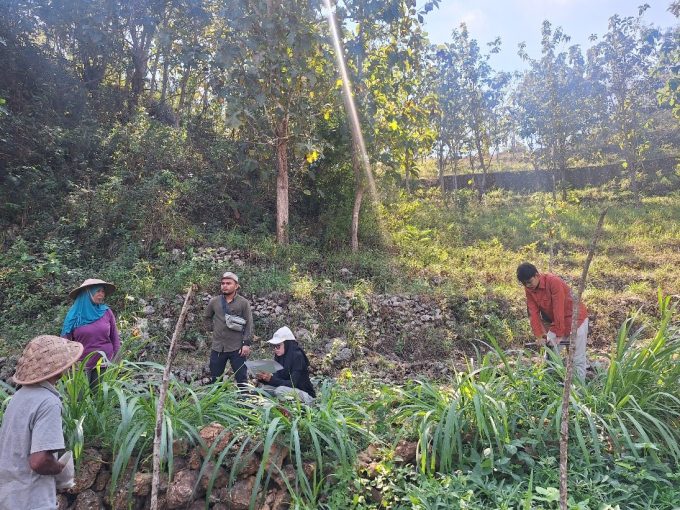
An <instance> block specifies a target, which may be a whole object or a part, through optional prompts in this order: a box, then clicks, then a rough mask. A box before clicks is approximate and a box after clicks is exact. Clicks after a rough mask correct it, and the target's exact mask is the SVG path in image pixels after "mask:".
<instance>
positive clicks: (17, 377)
mask: <svg viewBox="0 0 680 510" xmlns="http://www.w3.org/2000/svg"><path fill="white" fill-rule="evenodd" d="M82 353H83V344H81V343H80V342H73V341H71V340H66V339H65V338H61V337H58V336H54V335H40V336H37V337H35V338H34V339H33V340H31V341H30V342H28V345H26V347H25V348H24V352H23V353H22V354H21V358H19V361H18V362H17V369H16V372H15V373H14V377H12V379H14V382H15V383H17V384H37V383H39V382H42V381H46V380H47V379H49V378H50V377H54V376H55V375H58V374H61V373H62V372H63V371H65V370H67V369H68V368H69V367H70V366H71V365H73V364H74V363H75V362H76V361H78V360H79V359H80V355H81V354H82Z"/></svg>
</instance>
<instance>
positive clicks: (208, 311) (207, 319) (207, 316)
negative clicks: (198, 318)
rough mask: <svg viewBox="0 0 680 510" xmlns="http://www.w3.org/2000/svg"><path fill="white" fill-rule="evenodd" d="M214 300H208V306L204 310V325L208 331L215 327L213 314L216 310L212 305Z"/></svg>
mask: <svg viewBox="0 0 680 510" xmlns="http://www.w3.org/2000/svg"><path fill="white" fill-rule="evenodd" d="M212 303H213V300H212V299H211V300H210V301H208V306H206V307H205V310H203V327H204V328H205V330H206V331H212V327H213V320H212V318H213V315H214V313H215V312H214V310H213V306H212Z"/></svg>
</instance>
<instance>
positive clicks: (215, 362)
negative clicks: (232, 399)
mask: <svg viewBox="0 0 680 510" xmlns="http://www.w3.org/2000/svg"><path fill="white" fill-rule="evenodd" d="M239 351H240V349H239V350H236V351H227V352H217V351H210V376H211V377H212V382H215V381H216V380H217V378H218V377H221V376H222V374H224V369H225V368H226V367H227V360H228V361H229V363H230V364H231V369H232V370H233V371H234V378H235V379H236V383H237V384H238V385H239V386H242V385H244V384H245V383H246V382H247V380H248V373H247V368H246V366H245V362H246V359H245V358H244V357H242V356H241V355H239Z"/></svg>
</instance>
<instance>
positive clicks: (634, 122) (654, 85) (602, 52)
mask: <svg viewBox="0 0 680 510" xmlns="http://www.w3.org/2000/svg"><path fill="white" fill-rule="evenodd" d="M648 7H649V6H648V5H644V6H642V7H640V10H639V14H638V16H635V17H633V16H629V17H624V18H622V17H620V16H618V15H615V16H612V17H611V18H610V19H609V29H608V31H607V33H606V34H605V35H604V36H603V38H602V40H601V41H600V42H599V43H597V44H595V45H594V46H593V47H592V48H591V49H590V51H589V52H588V70H589V75H590V79H591V80H592V81H593V82H594V83H595V84H596V85H597V86H599V89H600V90H601V91H602V96H601V98H600V99H601V100H602V101H603V103H604V104H605V105H606V110H607V114H608V115H607V117H608V118H607V124H606V125H605V126H604V127H603V129H604V131H605V132H606V134H607V139H608V141H609V142H610V143H611V144H612V145H614V146H616V147H617V148H618V150H619V154H620V156H621V158H622V159H623V161H624V163H623V166H624V168H626V169H627V171H628V177H629V180H630V186H631V191H632V192H633V194H634V195H636V196H637V195H638V193H639V183H638V177H637V173H638V171H639V170H640V164H641V161H642V159H643V156H644V155H645V153H647V151H648V150H649V149H650V142H649V131H650V129H651V128H652V119H653V115H654V113H655V112H656V110H657V102H656V94H655V92H656V90H658V89H659V88H660V87H661V83H660V82H659V80H658V79H657V78H655V77H654V76H653V69H654V68H655V66H656V64H657V62H658V57H659V49H660V44H659V43H660V33H659V31H658V30H657V29H654V28H651V27H649V26H647V25H645V24H644V23H643V19H642V16H643V14H644V12H645V10H646V9H647V8H648Z"/></svg>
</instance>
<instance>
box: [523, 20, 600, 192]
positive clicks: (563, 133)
mask: <svg viewBox="0 0 680 510" xmlns="http://www.w3.org/2000/svg"><path fill="white" fill-rule="evenodd" d="M541 35H542V38H541V58H540V59H532V58H531V57H530V56H529V55H528V53H527V52H526V48H525V46H524V45H522V46H521V49H520V53H519V54H520V56H521V57H522V58H523V59H524V60H525V61H527V62H529V64H530V69H529V70H528V71H527V72H525V73H524V75H523V76H522V80H521V82H520V84H519V86H518V87H517V90H516V91H515V105H516V110H515V114H516V119H517V124H518V126H519V131H520V135H521V136H522V137H523V138H524V139H525V140H527V143H528V145H529V147H530V148H531V149H532V152H534V153H535V154H536V155H537V160H538V161H539V162H541V163H542V166H544V167H546V168H549V169H550V170H551V171H552V172H553V195H554V194H555V192H556V187H557V186H556V183H557V182H559V187H560V188H561V189H562V199H563V200H566V194H567V186H566V168H567V162H568V161H569V159H570V157H571V156H573V155H574V154H575V153H576V152H577V151H578V149H579V147H580V142H581V140H582V139H583V136H584V133H585V131H586V128H587V122H588V121H587V119H589V118H592V116H590V115H589V112H591V111H592V110H591V109H590V106H591V102H590V101H589V98H588V96H587V86H586V82H585V79H584V73H585V63H584V60H583V57H582V55H581V51H580V49H579V47H578V46H571V47H570V48H568V49H567V50H566V51H561V50H560V48H561V47H562V46H563V45H565V44H566V43H568V42H569V37H568V36H567V35H566V34H564V33H563V32H562V29H561V28H559V27H558V28H555V29H553V27H552V25H551V24H550V22H548V21H547V20H546V21H544V22H543V27H542V30H541Z"/></svg>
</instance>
